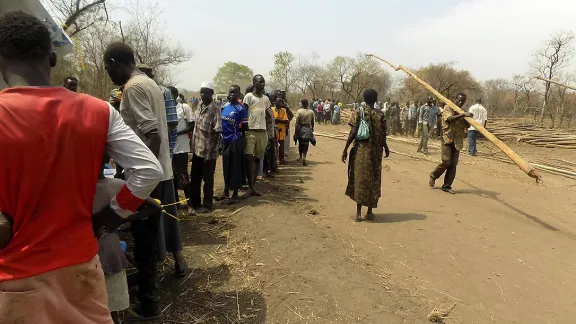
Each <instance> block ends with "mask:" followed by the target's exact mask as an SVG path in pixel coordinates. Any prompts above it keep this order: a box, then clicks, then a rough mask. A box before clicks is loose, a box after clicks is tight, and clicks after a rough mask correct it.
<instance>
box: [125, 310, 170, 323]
mask: <svg viewBox="0 0 576 324" xmlns="http://www.w3.org/2000/svg"><path fill="white" fill-rule="evenodd" d="M162 317H163V316H162V312H160V311H158V312H154V314H143V313H142V311H141V310H140V309H139V307H135V308H134V309H132V308H129V309H127V310H126V315H124V321H126V322H150V321H157V320H159V319H162Z"/></svg>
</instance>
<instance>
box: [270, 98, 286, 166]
mask: <svg viewBox="0 0 576 324" xmlns="http://www.w3.org/2000/svg"><path fill="white" fill-rule="evenodd" d="M285 105H286V104H285V103H283V102H282V101H281V100H280V98H276V100H275V103H274V107H272V111H273V112H274V119H275V120H276V127H277V128H278V135H277V137H278V144H279V146H280V148H279V152H278V155H279V156H280V163H281V164H286V157H285V156H284V141H285V140H286V129H287V128H288V123H289V121H288V114H287V113H286V106H285Z"/></svg>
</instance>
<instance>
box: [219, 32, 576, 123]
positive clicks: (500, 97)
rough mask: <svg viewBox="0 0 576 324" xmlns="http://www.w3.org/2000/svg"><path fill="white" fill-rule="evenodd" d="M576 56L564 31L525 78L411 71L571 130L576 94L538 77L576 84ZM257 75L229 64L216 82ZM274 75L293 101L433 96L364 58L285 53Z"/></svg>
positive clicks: (497, 107)
mask: <svg viewBox="0 0 576 324" xmlns="http://www.w3.org/2000/svg"><path fill="white" fill-rule="evenodd" d="M573 56H574V34H573V32H572V31H563V32H559V33H556V34H553V35H552V36H551V37H550V39H548V40H546V41H545V42H543V44H542V46H541V47H539V48H537V49H536V50H535V51H534V53H533V57H532V60H531V61H530V62H529V67H528V69H527V72H526V73H525V74H520V75H514V76H512V77H511V78H510V79H503V78H497V79H490V80H486V81H484V82H480V81H478V80H477V79H476V78H475V77H474V76H473V75H472V73H471V72H470V71H467V70H462V69H458V68H457V67H456V64H455V62H442V63H437V64H429V65H427V66H423V67H417V68H413V69H411V70H412V71H413V72H414V73H415V74H416V75H418V76H419V77H420V78H421V79H423V80H424V81H426V82H427V83H429V84H430V85H431V86H433V87H434V88H435V89H437V90H438V91H439V92H440V93H441V94H443V95H444V96H445V97H448V98H454V97H455V95H456V94H457V93H459V92H464V93H466V94H468V96H469V97H471V98H481V99H483V102H484V105H485V106H487V107H488V111H489V114H490V116H491V117H530V118H532V119H533V120H534V121H537V122H539V123H541V124H544V123H545V124H546V125H547V126H550V127H553V128H554V127H558V128H560V127H563V128H570V127H572V126H573V125H572V123H573V118H574V116H575V115H576V94H574V93H573V92H570V91H569V90H567V89H566V88H565V87H561V86H558V85H555V84H553V83H550V82H543V81H540V80H536V79H534V77H535V76H540V77H544V78H547V79H554V80H557V81H560V82H563V83H570V82H574V83H576V75H574V74H572V73H569V70H568V68H569V66H570V62H571V60H572V59H573ZM252 75H253V71H252V69H250V68H249V67H247V66H245V65H242V64H239V63H235V62H227V63H226V64H224V66H223V67H221V68H220V69H219V70H218V73H217V74H216V76H215V78H214V80H215V84H216V85H217V87H218V88H219V90H220V91H225V89H226V87H227V85H229V84H232V83H238V84H240V85H247V84H249V83H250V79H251V76H252ZM269 75H270V79H271V80H270V81H271V82H270V83H271V84H272V85H273V87H275V88H283V89H286V90H287V91H288V93H291V94H292V96H291V97H292V99H293V100H292V101H293V102H296V101H297V100H298V99H299V98H300V97H302V96H305V97H309V98H338V99H339V100H341V101H344V102H347V103H351V102H360V101H362V98H361V96H362V92H363V91H364V90H365V89H367V88H373V89H375V90H376V91H378V93H379V94H380V97H379V98H380V100H381V101H400V102H406V101H414V100H419V101H420V102H422V101H425V99H426V97H427V96H428V95H429V94H428V92H427V90H426V89H424V88H423V87H421V86H420V85H419V84H418V83H417V82H416V81H414V80H413V79H411V78H408V77H403V76H400V77H397V78H392V77H391V75H390V73H389V72H388V71H386V70H384V69H383V68H382V66H381V65H380V64H379V63H378V62H376V61H375V60H374V59H372V58H370V57H367V56H365V55H362V54H358V55H356V56H355V57H348V56H336V57H335V58H333V59H332V60H331V61H329V62H328V63H321V62H320V61H319V58H318V56H317V55H316V54H314V53H312V54H310V55H303V54H293V53H290V52H286V51H282V52H279V53H276V54H275V55H274V66H273V67H272V69H271V70H270V71H269ZM473 101H474V100H470V102H473Z"/></svg>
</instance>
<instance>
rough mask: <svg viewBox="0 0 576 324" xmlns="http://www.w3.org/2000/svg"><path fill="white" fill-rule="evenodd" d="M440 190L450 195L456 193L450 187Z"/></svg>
mask: <svg viewBox="0 0 576 324" xmlns="http://www.w3.org/2000/svg"><path fill="white" fill-rule="evenodd" d="M442 191H444V192H447V193H449V194H451V195H454V194H456V192H454V190H452V188H442Z"/></svg>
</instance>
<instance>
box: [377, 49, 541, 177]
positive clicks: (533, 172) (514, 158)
mask: <svg viewBox="0 0 576 324" xmlns="http://www.w3.org/2000/svg"><path fill="white" fill-rule="evenodd" d="M366 55H367V56H371V57H374V58H376V59H378V60H380V61H382V62H384V63H386V64H388V65H390V66H391V67H392V68H393V69H395V70H396V71H398V70H402V71H404V72H405V73H406V74H408V75H409V76H411V77H412V78H413V79H414V80H416V82H418V83H420V84H421V85H422V86H424V87H425V88H426V89H427V90H428V91H430V92H432V93H433V94H434V95H435V96H436V97H438V99H440V100H442V101H443V102H444V103H446V105H448V106H450V108H452V109H453V110H454V111H456V112H458V113H463V112H464V111H463V110H462V109H461V108H460V107H458V106H456V104H455V103H453V102H452V101H450V100H449V99H448V98H446V97H444V96H443V95H442V94H441V93H440V92H438V91H436V89H434V88H433V87H432V86H430V85H429V84H428V83H426V82H424V81H423V80H422V79H420V78H419V77H418V76H417V75H415V74H414V73H412V72H411V71H410V70H408V69H407V68H405V67H403V66H402V65H399V66H394V65H393V64H392V63H390V62H389V61H387V60H385V59H383V58H380V57H378V56H376V55H374V54H366ZM465 120H466V121H467V122H468V123H469V124H470V125H472V126H473V127H474V128H476V130H478V131H479V132H480V134H482V135H484V137H485V138H487V139H488V140H489V141H490V142H492V144H494V145H496V147H498V148H499V149H500V150H501V151H502V152H504V154H506V155H507V156H508V157H509V158H510V159H511V160H512V161H514V163H516V165H518V167H520V169H521V170H522V171H524V172H525V173H526V174H527V175H528V176H530V177H532V178H534V179H536V182H540V180H542V176H541V175H540V174H539V172H538V171H537V170H536V169H535V168H534V167H532V166H531V165H530V164H529V163H527V162H526V161H524V159H522V158H521V157H520V155H518V154H517V153H516V152H514V151H513V150H512V149H511V148H510V147H508V145H506V144H504V142H502V141H501V140H499V139H498V138H497V137H496V136H494V135H493V134H492V133H490V132H489V131H488V130H487V129H486V128H484V126H482V125H480V124H479V123H477V122H476V121H475V120H474V119H473V118H470V117H465Z"/></svg>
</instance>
